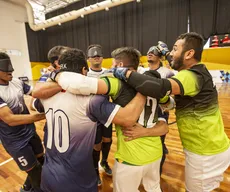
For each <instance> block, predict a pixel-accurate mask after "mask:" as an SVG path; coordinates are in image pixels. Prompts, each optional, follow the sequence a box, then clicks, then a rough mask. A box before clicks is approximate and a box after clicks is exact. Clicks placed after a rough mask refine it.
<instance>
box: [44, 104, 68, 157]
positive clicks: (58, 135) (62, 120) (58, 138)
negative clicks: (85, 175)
mask: <svg viewBox="0 0 230 192" xmlns="http://www.w3.org/2000/svg"><path fill="white" fill-rule="evenodd" d="M46 119H47V126H48V138H47V148H48V149H51V148H52V145H53V142H54V146H55V147H56V149H57V150H58V151H59V152H60V153H65V152H66V151H67V150H68V148H69V140H70V130H69V118H68V116H67V115H66V114H65V112H64V111H62V110H60V109H59V110H56V111H53V109H52V108H50V109H49V110H48V111H47V112H46Z"/></svg>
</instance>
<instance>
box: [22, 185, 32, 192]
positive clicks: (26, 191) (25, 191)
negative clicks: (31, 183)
mask: <svg viewBox="0 0 230 192" xmlns="http://www.w3.org/2000/svg"><path fill="white" fill-rule="evenodd" d="M31 191H32V189H29V190H25V189H24V186H22V187H21V188H20V192H31Z"/></svg>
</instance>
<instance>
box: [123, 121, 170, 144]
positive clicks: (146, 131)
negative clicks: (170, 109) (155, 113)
mask: <svg viewBox="0 0 230 192" xmlns="http://www.w3.org/2000/svg"><path fill="white" fill-rule="evenodd" d="M122 132H123V135H124V136H126V137H127V138H125V141H131V140H134V139H137V138H141V137H154V136H161V135H165V134H167V133H168V125H167V123H166V122H165V121H158V122H157V123H156V125H155V126H154V127H152V128H145V127H143V126H142V125H140V124H138V123H136V124H135V125H134V126H133V127H128V128H123V129H122Z"/></svg>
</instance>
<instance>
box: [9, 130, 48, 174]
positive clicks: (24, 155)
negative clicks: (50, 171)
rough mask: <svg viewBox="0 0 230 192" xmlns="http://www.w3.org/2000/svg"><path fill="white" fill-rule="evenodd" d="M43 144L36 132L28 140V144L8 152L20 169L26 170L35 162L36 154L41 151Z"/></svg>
mask: <svg viewBox="0 0 230 192" xmlns="http://www.w3.org/2000/svg"><path fill="white" fill-rule="evenodd" d="M43 152H44V150H43V146H42V142H41V139H40V137H39V136H38V134H37V133H35V134H34V136H33V137H31V139H30V140H29V142H28V145H27V146H26V147H24V148H22V149H20V150H19V151H17V152H14V153H10V155H11V156H12V157H13V159H14V160H15V162H16V163H17V164H18V166H19V168H20V169H21V170H22V171H28V170H30V169H31V168H33V167H34V166H35V165H36V163H37V157H36V155H39V154H41V153H43Z"/></svg>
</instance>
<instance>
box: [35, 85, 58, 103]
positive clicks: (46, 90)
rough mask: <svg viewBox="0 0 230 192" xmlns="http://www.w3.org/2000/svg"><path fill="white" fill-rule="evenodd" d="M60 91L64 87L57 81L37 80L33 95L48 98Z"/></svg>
mask: <svg viewBox="0 0 230 192" xmlns="http://www.w3.org/2000/svg"><path fill="white" fill-rule="evenodd" d="M60 91H62V88H61V87H60V86H59V85H58V84H57V83H56V82H52V81H47V82H37V83H36V85H35V87H34V89H33V92H32V96H33V97H35V98H39V99H48V98H50V97H52V96H54V95H55V94H57V93H59V92H60Z"/></svg>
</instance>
